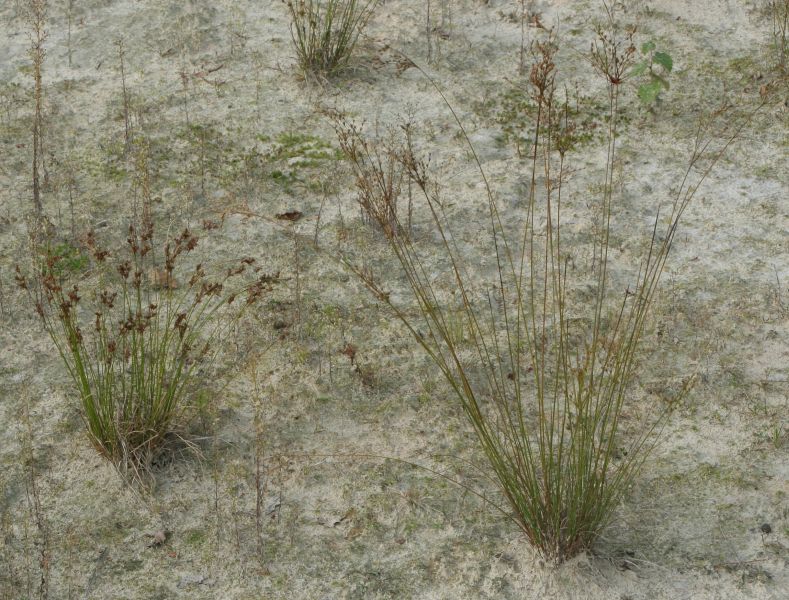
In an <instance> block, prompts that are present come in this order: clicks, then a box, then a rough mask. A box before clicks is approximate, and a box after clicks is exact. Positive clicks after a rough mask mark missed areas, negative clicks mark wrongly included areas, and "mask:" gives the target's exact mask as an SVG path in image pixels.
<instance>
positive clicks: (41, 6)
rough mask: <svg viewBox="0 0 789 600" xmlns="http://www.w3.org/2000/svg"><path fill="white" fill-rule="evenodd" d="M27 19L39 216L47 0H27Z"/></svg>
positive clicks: (35, 204) (35, 203)
mask: <svg viewBox="0 0 789 600" xmlns="http://www.w3.org/2000/svg"><path fill="white" fill-rule="evenodd" d="M26 17H27V21H28V25H29V26H30V32H29V35H30V58H31V60H32V61H33V83H34V88H33V101H34V111H33V208H34V209H35V211H36V215H38V216H41V211H42V203H41V181H40V173H39V170H40V169H41V165H42V161H43V160H44V152H43V141H42V139H43V133H42V129H43V109H42V104H43V95H44V93H43V86H42V82H41V69H42V67H43V65H44V57H45V56H46V50H45V49H44V42H45V41H46V39H47V36H48V32H47V31H46V29H45V26H46V18H47V0H29V3H28V6H27V14H26Z"/></svg>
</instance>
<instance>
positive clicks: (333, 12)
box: [287, 0, 377, 77]
mask: <svg viewBox="0 0 789 600" xmlns="http://www.w3.org/2000/svg"><path fill="white" fill-rule="evenodd" d="M376 3H377V0H287V7H288V12H289V13H290V18H291V25H290V34H291V38H292V39H293V46H294V48H295V49H296V56H297V59H298V61H299V67H300V68H301V70H302V72H303V73H304V74H305V75H316V76H321V77H331V76H333V75H336V74H338V73H339V72H340V71H342V70H344V69H346V68H347V67H348V64H349V62H350V59H351V54H352V53H353V49H354V47H355V46H356V43H357V42H358V41H359V36H360V35H361V33H362V30H363V29H364V27H365V25H367V22H368V21H369V20H370V17H371V16H372V15H373V12H374V10H375V5H376Z"/></svg>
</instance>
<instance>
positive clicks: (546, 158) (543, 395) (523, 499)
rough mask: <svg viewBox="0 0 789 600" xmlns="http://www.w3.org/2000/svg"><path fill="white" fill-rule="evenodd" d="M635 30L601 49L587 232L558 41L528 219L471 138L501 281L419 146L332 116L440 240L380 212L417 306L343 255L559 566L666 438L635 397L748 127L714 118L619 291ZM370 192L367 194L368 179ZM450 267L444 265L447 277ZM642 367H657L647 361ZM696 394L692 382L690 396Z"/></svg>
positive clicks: (534, 81) (544, 60)
mask: <svg viewBox="0 0 789 600" xmlns="http://www.w3.org/2000/svg"><path fill="white" fill-rule="evenodd" d="M633 35H634V30H633V29H630V30H627V31H621V30H620V29H619V28H618V27H616V26H615V24H614V22H613V19H611V21H610V23H609V26H607V27H606V28H605V29H600V31H599V32H598V37H597V39H596V42H595V43H594V44H593V45H592V49H591V57H590V61H591V64H592V65H593V66H594V68H595V70H596V71H597V72H598V73H599V74H600V75H601V76H602V78H603V80H604V81H605V83H606V89H607V115H605V118H604V119H602V120H601V122H600V124H601V128H603V129H605V138H606V139H607V148H606V152H605V156H606V160H605V164H604V165H603V166H601V170H600V179H601V183H602V187H601V189H602V192H601V193H600V197H599V198H597V199H595V200H592V199H587V200H585V202H586V203H587V205H591V206H592V207H593V208H594V211H593V219H592V220H593V221H594V224H592V223H590V224H588V226H587V232H591V233H590V234H589V237H583V235H581V234H579V233H578V232H577V231H574V230H570V231H566V227H565V222H566V219H567V217H566V210H567V209H566V205H567V194H568V192H567V191H566V190H565V187H566V181H567V179H568V176H569V175H570V173H571V171H572V169H571V165H572V156H573V151H574V147H575V145H576V144H577V143H578V142H579V136H580V135H582V132H581V131H579V129H578V128H577V127H576V125H575V124H574V123H573V120H572V118H571V111H570V110H569V109H568V107H567V103H566V101H564V100H562V98H561V94H560V92H559V91H558V89H559V86H558V84H557V81H556V78H557V68H556V64H555V57H556V53H557V49H558V48H557V45H556V42H555V39H554V38H553V37H552V36H550V37H549V38H548V39H544V40H543V41H539V42H535V45H534V46H533V56H534V58H535V61H534V64H532V65H531V68H530V71H528V75H527V81H525V82H524V85H525V88H526V90H527V92H528V94H529V96H530V98H531V101H532V102H533V106H534V107H535V110H534V113H533V122H532V126H531V130H530V131H531V145H530V147H529V148H530V151H529V152H528V165H529V167H528V169H529V173H528V175H527V177H528V180H529V182H530V183H529V185H528V190H527V192H526V193H525V194H524V195H523V198H522V206H520V207H519V209H518V210H516V209H507V210H504V209H502V208H501V207H500V206H499V204H498V203H497V201H496V198H495V195H494V193H493V192H492V190H491V186H490V185H489V182H488V180H487V178H486V176H485V172H484V170H483V169H482V166H481V163H480V161H479V160H478V159H477V157H476V153H475V152H474V149H473V147H472V146H471V144H470V143H469V148H470V149H471V153H472V155H473V158H474V160H475V161H476V164H477V166H478V167H479V171H480V173H481V176H482V179H483V181H484V185H485V189H486V190H487V194H486V196H487V197H486V204H487V215H488V219H487V224H486V230H487V233H488V234H489V235H490V237H489V240H488V242H487V243H486V248H487V250H488V252H489V256H490V258H491V264H492V265H493V273H492V281H489V282H484V281H481V278H484V277H485V274H484V273H483V272H482V270H481V267H480V263H481V262H483V260H484V259H480V260H479V261H477V264H476V265H473V266H472V265H471V264H469V263H470V261H464V257H463V256H462V253H461V250H460V248H459V243H458V242H457V241H456V240H458V239H460V238H458V237H456V236H453V235H452V232H451V228H450V217H449V215H448V214H447V213H446V212H445V207H446V206H447V204H446V203H444V202H443V200H442V199H441V198H439V193H438V191H437V190H438V186H437V185H435V183H434V182H433V181H432V176H431V173H430V169H429V167H428V164H427V162H426V161H424V160H422V159H420V158H419V157H418V154H417V151H416V150H415V149H414V144H413V143H412V142H411V141H410V138H408V137H406V139H404V140H403V141H402V144H401V145H400V147H399V150H398V151H397V152H396V153H392V152H391V151H390V150H389V149H386V150H384V151H382V152H380V153H378V154H374V153H370V152H369V151H368V149H367V146H366V145H365V140H364V134H363V132H362V131H361V130H360V129H359V128H356V127H352V126H349V125H348V123H346V122H344V121H343V120H342V119H337V120H335V126H336V127H337V130H338V134H339V139H340V144H341V146H342V147H343V150H344V151H345V153H346V155H347V156H348V157H349V158H350V159H351V160H350V162H351V165H352V167H353V169H354V171H355V173H356V176H357V178H361V179H369V178H370V177H371V176H370V172H371V170H372V171H375V170H376V169H377V170H379V171H383V173H378V175H377V178H379V179H380V178H382V177H383V175H385V174H386V173H388V172H391V170H392V169H393V167H391V166H390V165H388V164H387V162H386V161H388V160H396V161H397V163H398V164H397V167H396V168H394V170H395V171H396V170H397V169H398V168H399V169H402V170H403V171H404V173H405V174H406V177H407V178H408V180H409V181H410V182H411V183H412V184H413V185H414V186H415V187H416V188H417V189H418V190H419V193H420V196H421V197H422V198H423V200H424V207H425V210H426V214H427V215H429V219H428V222H429V226H430V228H431V229H433V230H434V231H435V232H437V239H438V243H439V246H440V248H439V249H436V247H435V244H434V243H429V242H424V241H419V239H417V237H416V236H405V235H397V234H396V232H397V231H398V227H395V226H393V224H392V222H391V220H392V219H393V218H396V216H397V215H396V214H392V213H387V212H381V211H370V212H369V214H370V215H371V216H373V217H375V218H378V219H379V225H380V226H381V229H382V230H383V231H384V232H386V233H387V235H386V240H387V241H388V245H389V246H390V248H391V251H392V252H393V253H394V255H395V256H396V258H397V260H398V262H399V265H400V267H402V268H401V274H402V277H403V279H402V280H401V282H402V283H403V284H404V285H405V286H406V289H410V292H411V294H412V297H413V300H414V301H415V304H416V306H413V305H409V304H408V303H403V302H401V301H396V299H397V298H398V297H402V296H398V295H397V294H394V293H392V291H391V289H389V287H388V286H387V284H386V283H385V282H384V281H382V280H381V279H380V274H378V276H376V274H375V273H374V272H373V271H372V269H370V268H369V267H359V266H358V262H356V261H355V260H354V259H353V256H352V255H351V254H347V255H346V256H345V258H344V262H345V263H346V265H347V266H348V267H349V268H351V269H352V270H353V271H354V272H355V273H356V275H357V276H358V277H359V278H361V280H362V281H363V282H364V283H365V284H366V285H367V287H368V288H369V289H370V290H371V291H372V292H373V293H374V294H375V295H376V296H377V297H378V298H379V299H380V300H381V301H382V302H384V303H386V304H388V305H389V307H390V308H391V309H392V310H393V311H394V314H395V315H396V316H397V317H398V318H399V319H400V320H401V321H402V322H403V323H404V324H405V326H406V327H407V328H408V330H409V331H410V332H411V334H412V335H413V337H414V338H415V339H416V341H417V342H418V343H419V344H420V345H421V347H422V348H423V349H424V350H425V351H426V352H427V354H428V355H429V356H430V357H431V358H432V360H433V361H434V362H435V364H436V366H437V367H438V369H440V371H441V372H442V373H443V375H444V377H445V378H446V381H447V382H448V383H449V385H450V386H451V388H452V389H453V390H454V395H455V396H456V398H457V399H458V401H459V403H460V405H461V406H462V408H463V410H464V412H465V414H466V416H467V417H468V420H469V423H470V424H471V426H472V428H473V431H474V433H475V434H476V438H477V440H478V442H479V444H480V446H481V448H482V450H483V451H484V454H485V457H486V458H487V464H488V468H489V474H490V475H491V479H492V480H493V481H495V483H496V485H497V487H498V489H499V490H500V492H501V494H502V496H503V497H504V499H505V500H506V504H507V505H508V507H509V510H507V512H508V514H510V515H511V517H512V519H513V520H514V521H515V522H516V523H517V525H518V526H519V527H520V528H521V529H522V530H523V532H524V533H525V535H526V536H527V538H528V539H529V541H530V542H531V544H532V545H533V546H534V547H535V548H536V549H537V551H538V552H539V553H540V554H541V555H542V556H544V557H545V558H547V559H549V560H552V561H555V562H561V561H563V560H565V559H568V558H570V557H572V556H574V555H576V554H578V553H579V552H581V551H583V550H584V549H586V548H588V547H590V545H591V544H592V543H593V542H594V541H595V539H596V538H597V537H598V536H599V534H600V533H601V531H602V530H603V528H604V527H605V526H606V524H607V523H608V522H609V521H610V520H611V518H612V515H613V514H614V511H615V509H616V507H617V505H618V504H619V503H620V501H621V500H622V498H623V496H624V495H625V493H626V492H627V490H628V489H629V488H630V487H631V485H632V484H633V483H634V481H635V479H636V477H637V475H638V473H639V470H640V469H641V467H642V465H643V464H644V461H645V459H646V458H647V455H648V453H649V451H650V449H652V448H653V446H654V443H655V440H656V439H657V433H658V431H659V429H660V427H661V425H662V423H663V422H664V419H665V417H666V415H667V413H668V407H667V406H661V407H656V408H655V410H654V411H646V414H643V411H641V412H639V411H638V410H636V408H635V407H632V406H630V405H629V402H628V400H629V399H630V398H631V396H632V391H631V387H632V386H631V383H632V382H633V378H634V374H635V373H636V369H637V367H638V365H639V363H640V362H641V352H640V351H641V349H642V348H641V346H642V338H643V335H644V330H645V327H646V324H647V322H648V318H649V315H650V311H651V309H652V306H653V302H654V299H655V294H656V293H657V290H658V289H659V282H660V277H661V274H662V272H663V269H664V266H665V263H666V260H667V258H668V256H669V253H670V251H671V248H672V246H673V244H674V239H675V235H676V232H677V228H678V226H679V223H680V220H681V218H682V216H683V214H684V212H685V210H686V209H687V207H688V205H689V203H690V202H691V200H692V198H693V196H694V195H695V193H696V191H697V189H698V187H699V185H700V184H701V182H702V181H703V180H704V179H705V178H706V177H707V175H708V174H709V172H710V170H711V169H712V167H713V165H714V164H715V163H716V161H717V160H718V159H719V158H720V156H721V155H722V153H723V152H724V151H725V149H726V148H727V147H728V145H729V144H730V143H731V142H732V141H733V139H734V138H735V137H736V135H737V133H738V132H737V131H734V130H733V129H729V130H726V129H724V133H723V134H720V135H718V136H716V137H715V138H714V140H713V139H708V136H707V135H706V134H707V133H709V129H708V127H712V124H711V122H708V123H707V125H705V126H702V127H700V128H699V130H698V132H697V136H696V142H695V145H694V148H693V150H692V154H691V157H690V161H689V165H688V167H687V170H686V171H685V172H684V173H682V174H681V175H679V176H678V177H677V178H676V180H675V181H676V188H677V190H678V191H677V192H676V195H675V196H674V197H673V198H670V199H667V200H663V199H660V198H655V200H654V205H655V212H656V216H655V220H654V225H653V226H652V227H651V228H650V230H651V236H650V234H649V233H648V232H645V236H646V239H645V242H648V243H647V244H646V245H645V246H644V248H645V250H644V254H643V256H642V258H641V261H640V267H639V269H638V271H637V273H638V274H637V275H636V276H635V277H634V278H633V281H632V282H631V283H630V285H629V286H627V287H625V285H624V284H620V283H616V284H614V283H612V280H615V281H617V282H619V281H620V280H621V277H616V278H614V277H613V275H612V261H611V259H610V256H611V255H612V254H611V253H610V250H611V239H612V233H613V232H612V229H614V223H616V220H615V213H616V212H617V211H616V199H615V194H614V172H615V165H616V164H617V150H618V136H619V126H620V125H619V123H620V94H621V93H622V90H623V85H622V84H623V83H624V82H625V80H626V79H627V77H628V73H629V72H630V71H631V70H632V66H633V62H634V60H635V52H636V47H635V44H634V42H633ZM436 89H438V88H436ZM442 98H443V94H442ZM444 100H445V101H446V99H445V98H444ZM447 106H448V107H449V109H450V110H452V108H451V106H450V105H449V103H448V102H447ZM452 113H453V116H454V111H452ZM716 116H720V115H719V114H716ZM455 119H456V121H457V123H458V125H459V127H460V128H461V131H462V133H463V135H464V136H465V130H463V127H462V124H461V123H460V121H459V120H457V117H455ZM732 127H733V126H732ZM465 139H466V141H468V137H465ZM371 156H372V157H373V159H370V157H371ZM379 159H380V160H379ZM368 183H369V182H368ZM358 187H359V189H360V194H361V195H362V197H364V195H365V194H366V189H367V188H368V187H370V185H369V184H363V185H361V184H360V185H359V186H358ZM463 239H466V238H465V237H464V238H463ZM587 243H588V246H587V248H588V252H587V253H586V254H585V255H586V256H590V257H591V260H590V261H589V262H590V264H591V267H590V268H589V269H588V270H584V269H582V268H581V267H580V266H579V265H577V264H576V259H577V257H578V256H583V255H584V253H583V245H584V244H587ZM579 249H580V252H579ZM438 258H442V259H444V260H445V263H444V264H445V265H446V267H447V269H446V271H444V273H443V274H442V272H441V271H440V267H438V266H436V261H437V259H438ZM634 272H635V271H634ZM442 281H443V284H442V283H441V282H442ZM450 288H453V289H450ZM458 299H459V303H460V314H461V316H462V319H463V325H464V335H463V336H460V337H459V336H458V335H456V334H455V333H454V332H455V331H456V329H457V327H456V325H455V323H456V322H457V320H458V316H457V314H458V309H457V302H458ZM643 364H644V365H645V368H649V366H650V359H649V358H648V357H647V358H645V359H644V360H643ZM688 386H689V384H687V383H686V384H684V385H683V388H682V390H681V392H680V396H681V395H682V394H684V393H685V392H686V391H687V389H688ZM639 414H641V415H642V416H641V417H638V415H639Z"/></svg>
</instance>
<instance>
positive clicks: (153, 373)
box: [16, 219, 276, 482]
mask: <svg viewBox="0 0 789 600" xmlns="http://www.w3.org/2000/svg"><path fill="white" fill-rule="evenodd" d="M214 226H215V224H213V223H212V222H208V221H206V222H204V224H203V227H204V229H211V228H213V227H214ZM85 245H86V246H87V249H88V250H89V252H90V254H91V255H92V259H93V262H94V266H95V269H94V273H93V275H92V276H89V277H88V278H87V281H80V282H78V283H76V282H74V280H73V278H71V277H69V273H70V271H69V270H68V269H63V268H60V265H59V262H60V260H61V256H59V255H58V254H57V253H55V252H53V250H52V249H53V244H51V243H50V244H47V245H45V246H43V247H42V249H41V250H40V259H39V261H38V265H37V272H36V273H35V274H34V275H33V276H32V277H28V276H26V275H24V274H23V272H22V270H21V269H20V268H19V267H18V266H17V270H16V280H17V284H18V285H19V286H20V287H21V288H23V289H24V290H26V291H27V292H28V296H29V299H30V302H31V303H32V304H33V306H34V307H35V310H36V312H37V314H38V316H39V317H40V319H41V322H42V323H43V325H44V328H45V329H46V331H47V333H49V335H50V337H51V338H52V341H53V342H54V343H55V346H56V347H57V349H58V352H59V353H60V356H61V358H62V359H63V364H64V365H65V366H66V369H67V370H68V373H69V375H70V376H71V379H72V380H73V382H74V385H75V386H76V388H77V391H78V393H79V398H80V403H81V409H82V411H81V412H82V417H83V419H84V421H85V425H86V427H87V431H88V435H89V437H90V440H91V442H92V443H93V445H94V447H95V448H96V450H97V451H98V452H99V453H100V454H102V455H103V456H105V457H106V458H107V459H109V460H110V461H111V462H112V463H113V464H114V465H115V466H116V467H117V468H118V470H119V471H120V472H121V473H122V474H124V475H129V476H130V479H131V480H135V481H138V482H147V481H148V480H149V478H148V475H149V474H150V469H149V467H150V465H151V461H152V460H153V458H154V457H155V456H156V455H157V453H158V452H159V451H160V450H162V449H163V448H164V447H165V446H166V443H167V442H168V440H169V439H172V436H173V435H174V433H175V432H176V431H177V428H176V424H177V421H178V418H179V416H180V415H181V414H182V412H183V410H184V408H185V399H186V397H187V394H188V393H189V391H190V389H192V388H193V387H194V384H195V383H196V379H197V378H196V375H197V373H198V370H199V369H201V368H203V367H205V366H206V363H207V361H209V360H210V359H211V358H212V357H214V356H216V348H215V345H216V344H215V342H216V340H217V336H219V335H220V334H221V333H222V332H223V331H225V330H226V328H227V327H228V326H229V325H231V324H232V322H233V320H234V319H235V318H237V317H238V316H240V314H241V312H242V311H243V310H244V309H246V308H247V307H248V306H250V305H252V304H255V303H256V302H257V301H258V300H259V299H260V297H261V295H262V294H263V293H264V291H266V290H267V289H268V287H269V286H270V285H271V284H272V283H273V281H274V280H275V278H276V276H271V275H266V274H263V273H262V271H261V269H260V267H257V266H255V261H254V259H252V258H243V259H241V260H239V261H236V262H234V263H233V264H231V265H230V266H229V267H226V268H225V270H224V271H221V272H220V271H218V267H219V265H216V266H215V267H210V266H206V267H204V266H203V264H202V263H198V264H196V265H194V266H192V267H191V268H186V266H185V265H183V263H184V262H186V257H187V256H188V255H190V254H192V253H193V252H194V251H195V249H196V248H197V246H198V237H197V235H196V234H195V233H194V232H193V231H192V230H190V229H188V228H187V229H184V230H183V231H182V232H181V233H180V234H179V235H178V236H176V237H174V238H173V239H171V240H169V241H167V242H166V243H164V244H163V247H160V248H159V249H158V250H154V227H153V225H152V223H151V221H150V220H149V219H143V221H142V225H134V224H132V225H130V226H129V229H128V236H127V239H126V244H125V246H124V250H123V251H122V252H119V254H118V256H117V257H113V256H111V254H110V252H109V251H108V250H106V249H105V248H103V247H102V246H101V245H100V244H99V242H98V240H97V239H96V237H95V235H93V234H92V233H89V234H87V236H86V238H85ZM157 263H158V264H157ZM192 263H193V264H194V261H192ZM209 270H211V271H212V274H209V272H208V271H209ZM213 272H215V274H214V273H213ZM83 289H84V291H83Z"/></svg>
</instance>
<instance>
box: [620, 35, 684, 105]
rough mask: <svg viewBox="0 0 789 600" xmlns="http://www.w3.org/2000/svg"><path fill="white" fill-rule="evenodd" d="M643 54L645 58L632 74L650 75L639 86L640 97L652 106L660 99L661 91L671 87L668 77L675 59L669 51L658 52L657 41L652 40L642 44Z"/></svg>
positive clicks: (635, 75)
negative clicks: (647, 79)
mask: <svg viewBox="0 0 789 600" xmlns="http://www.w3.org/2000/svg"><path fill="white" fill-rule="evenodd" d="M641 54H642V55H643V56H644V59H643V60H642V61H641V62H639V63H637V64H636V65H635V66H634V67H633V69H632V70H631V71H630V76H631V77H640V76H642V75H646V76H648V77H649V81H647V82H646V83H643V84H641V85H639V86H638V98H639V99H640V100H641V102H643V103H644V104H645V105H647V106H651V105H653V104H655V103H657V102H659V101H660V92H662V91H663V90H664V89H665V90H668V89H669V87H670V86H669V83H668V80H667V79H666V77H667V76H668V74H669V73H671V69H672V68H673V67H674V60H673V59H672V58H671V55H669V54H668V53H666V52H658V51H657V46H656V44H655V42H652V41H649V42H647V43H645V44H644V45H643V46H641ZM658 67H660V69H658Z"/></svg>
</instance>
